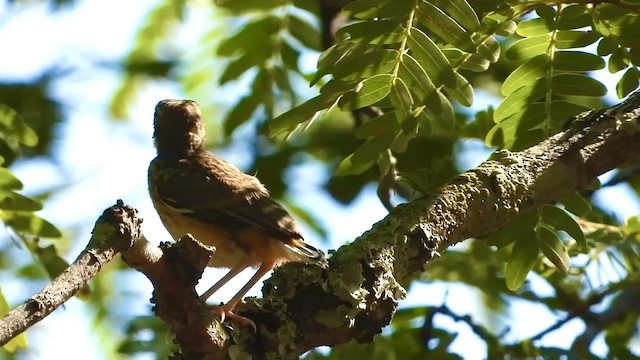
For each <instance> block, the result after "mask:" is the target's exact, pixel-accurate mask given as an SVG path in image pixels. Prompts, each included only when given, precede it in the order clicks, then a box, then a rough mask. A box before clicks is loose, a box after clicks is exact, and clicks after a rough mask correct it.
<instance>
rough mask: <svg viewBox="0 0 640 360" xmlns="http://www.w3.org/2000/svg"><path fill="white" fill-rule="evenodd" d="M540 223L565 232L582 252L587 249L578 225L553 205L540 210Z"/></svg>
mask: <svg viewBox="0 0 640 360" xmlns="http://www.w3.org/2000/svg"><path fill="white" fill-rule="evenodd" d="M541 219H542V222H543V223H545V224H546V225H548V226H550V227H552V228H553V229H554V230H556V231H560V230H562V231H565V232H566V233H567V234H569V236H571V237H572V238H573V239H574V240H575V241H576V243H578V245H580V247H581V248H582V249H583V250H586V249H587V239H586V238H585V237H584V233H583V232H582V229H581V228H580V225H578V223H577V222H576V221H575V220H574V219H573V218H572V217H571V216H570V215H569V214H567V212H566V211H564V210H562V209H560V208H558V207H555V206H553V205H544V206H543V207H542V210H541Z"/></svg>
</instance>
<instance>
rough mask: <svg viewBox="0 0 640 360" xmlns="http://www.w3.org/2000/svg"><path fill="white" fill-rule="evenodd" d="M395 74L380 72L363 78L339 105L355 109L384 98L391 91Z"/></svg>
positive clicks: (343, 108)
mask: <svg viewBox="0 0 640 360" xmlns="http://www.w3.org/2000/svg"><path fill="white" fill-rule="evenodd" d="M392 80H393V76H391V75H389V74H379V75H375V76H372V77H370V78H367V79H364V80H362V81H361V82H360V83H359V84H358V86H356V89H355V91H354V92H352V93H347V94H346V95H345V96H344V97H343V98H342V99H340V101H339V102H338V106H340V109H342V110H355V109H360V108H363V107H365V106H369V105H372V104H375V103H377V102H378V101H380V100H382V99H384V98H385V97H387V95H389V93H390V92H391V82H392Z"/></svg>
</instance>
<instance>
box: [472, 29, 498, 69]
mask: <svg viewBox="0 0 640 360" xmlns="http://www.w3.org/2000/svg"><path fill="white" fill-rule="evenodd" d="M476 38H477V40H478V41H480V40H481V39H483V41H482V42H481V43H480V44H478V55H480V56H482V57H484V58H485V59H487V60H488V61H489V62H491V63H495V62H496V61H498V59H499V58H500V44H499V43H498V41H497V40H496V39H495V38H494V37H493V36H477V37H474V42H475V40H476ZM474 55H475V54H474Z"/></svg>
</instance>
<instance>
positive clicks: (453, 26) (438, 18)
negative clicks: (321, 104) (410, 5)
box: [418, 1, 474, 51]
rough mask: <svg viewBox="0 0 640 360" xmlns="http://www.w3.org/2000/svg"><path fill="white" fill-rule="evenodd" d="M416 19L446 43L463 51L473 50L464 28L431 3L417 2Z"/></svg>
mask: <svg viewBox="0 0 640 360" xmlns="http://www.w3.org/2000/svg"><path fill="white" fill-rule="evenodd" d="M418 21H419V22H420V23H421V24H422V25H424V26H425V27H426V28H427V29H429V30H431V31H433V33H435V34H436V35H438V36H439V37H440V38H442V39H443V40H444V41H445V42H446V43H448V44H452V45H455V46H457V47H459V48H460V49H462V50H465V51H473V50H474V46H473V42H472V41H471V38H470V37H469V34H467V32H466V30H465V29H464V28H462V26H460V25H459V24H458V23H457V22H455V20H453V19H452V18H451V17H449V15H447V14H445V13H444V12H443V11H442V10H440V9H439V8H438V7H436V6H434V5H433V4H430V3H428V2H426V1H420V2H419V3H418Z"/></svg>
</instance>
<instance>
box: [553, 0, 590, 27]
mask: <svg viewBox="0 0 640 360" xmlns="http://www.w3.org/2000/svg"><path fill="white" fill-rule="evenodd" d="M591 25H592V17H591V15H590V14H589V12H588V10H587V8H586V7H585V6H584V5H582V4H575V5H569V6H566V7H564V8H563V9H562V12H561V13H560V18H559V19H558V23H557V28H558V30H571V29H579V28H583V27H587V26H591Z"/></svg>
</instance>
